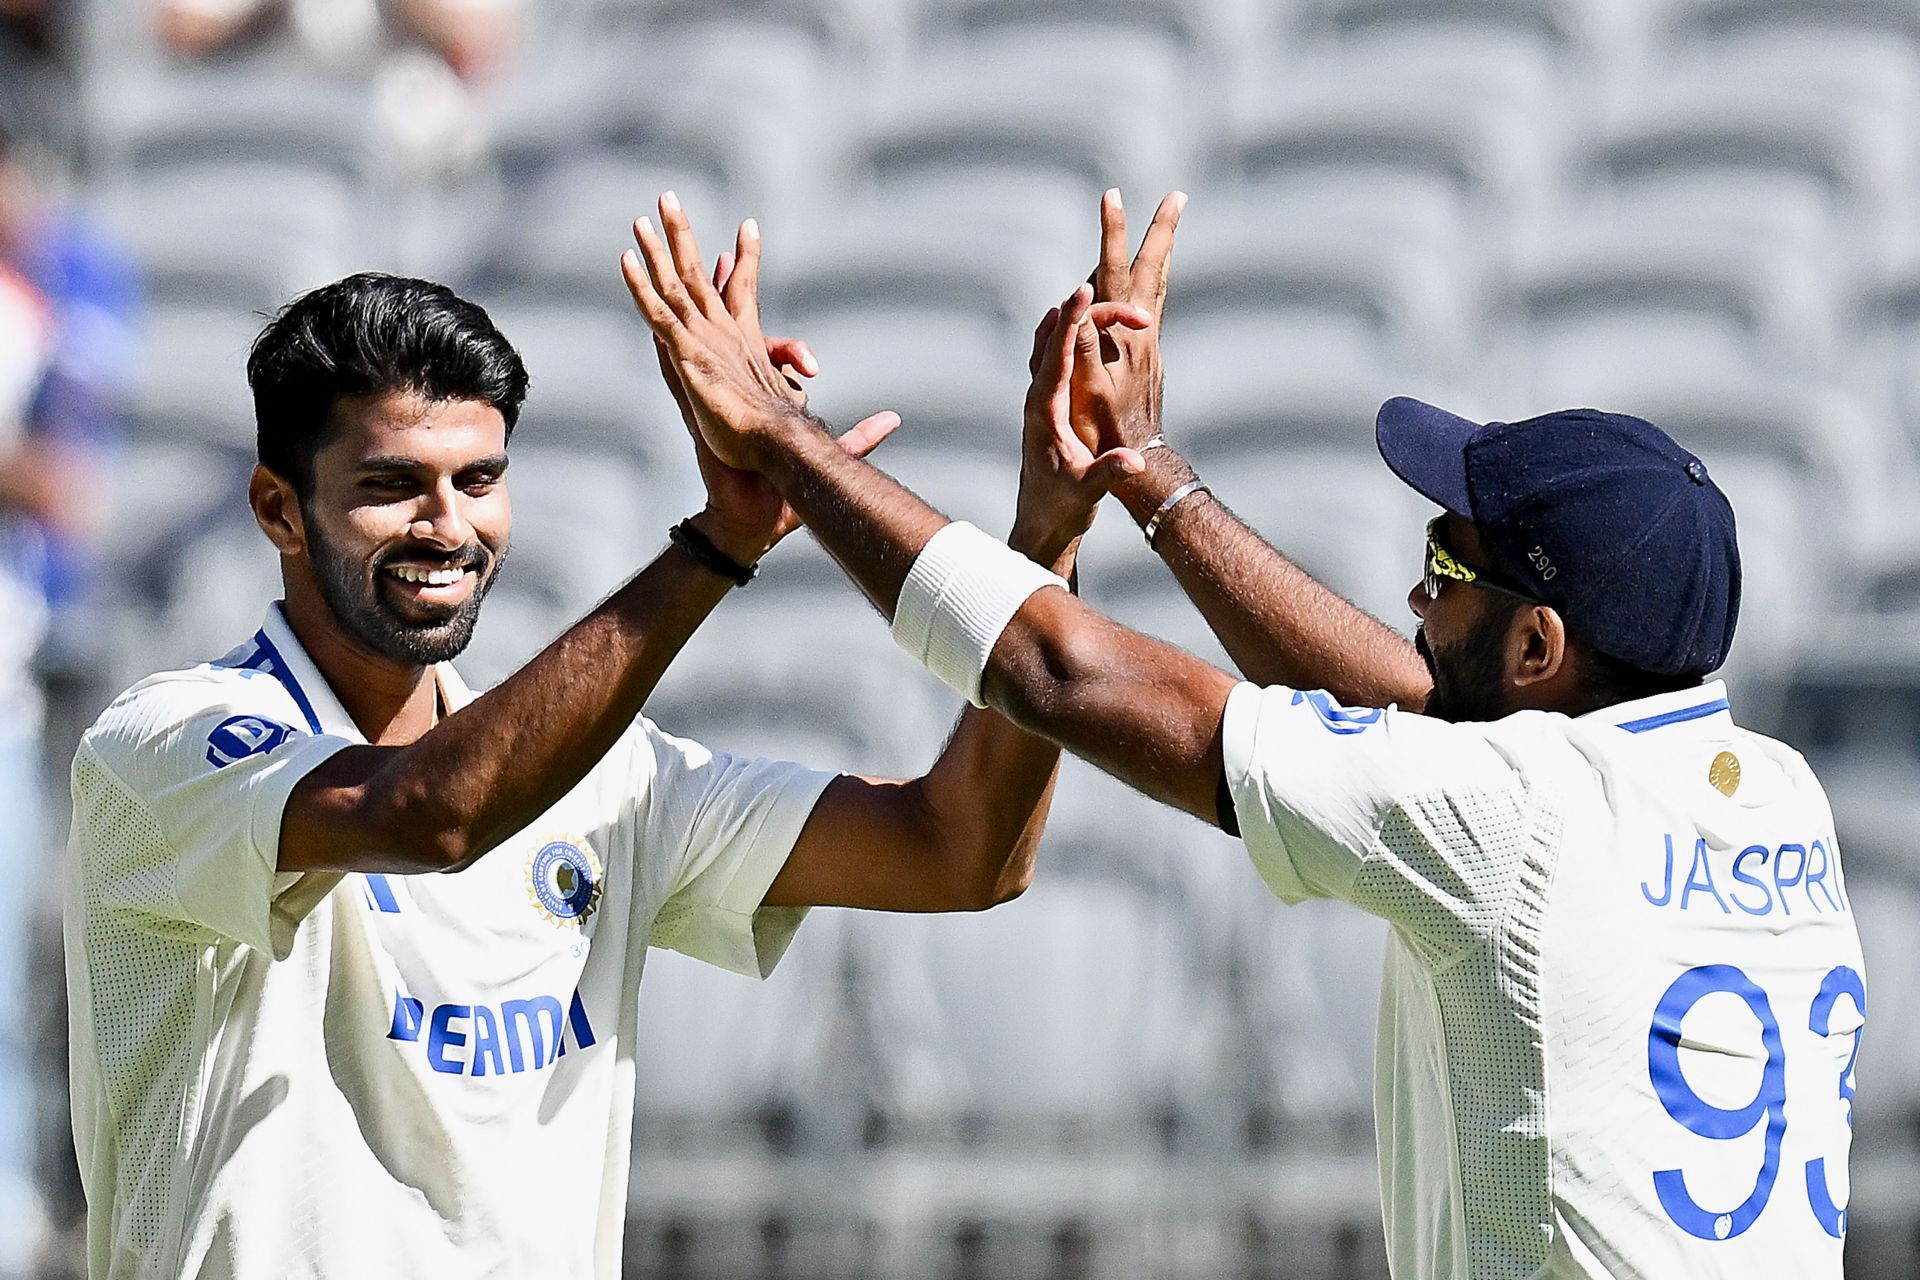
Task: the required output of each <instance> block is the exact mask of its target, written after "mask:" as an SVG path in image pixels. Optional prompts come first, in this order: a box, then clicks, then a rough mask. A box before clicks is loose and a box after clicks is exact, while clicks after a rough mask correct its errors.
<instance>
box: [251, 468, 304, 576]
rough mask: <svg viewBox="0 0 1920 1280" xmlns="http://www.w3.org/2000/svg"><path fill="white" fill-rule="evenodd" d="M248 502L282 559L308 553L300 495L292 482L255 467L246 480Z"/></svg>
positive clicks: (263, 531) (268, 539) (254, 516)
mask: <svg viewBox="0 0 1920 1280" xmlns="http://www.w3.org/2000/svg"><path fill="white" fill-rule="evenodd" d="M247 502H248V504H249V505H251V506H252V507H253V518H254V519H255V520H256V521H258V522H259V524H260V531H261V532H262V533H264V534H266V535H267V541H268V542H271V543H272V544H273V546H274V549H275V550H276V551H278V552H279V553H280V554H281V555H283V556H304V555H305V554H306V553H307V525H306V519H305V517H304V516H303V514H302V513H301V510H300V495H299V493H298V492H296V491H295V490H294V487H293V482H292V481H290V480H288V479H287V478H286V477H284V476H282V475H280V474H279V473H278V472H276V471H270V470H268V469H267V468H266V467H264V466H261V465H258V464H255V466H254V468H253V475H252V476H250V477H249V478H248V480H247Z"/></svg>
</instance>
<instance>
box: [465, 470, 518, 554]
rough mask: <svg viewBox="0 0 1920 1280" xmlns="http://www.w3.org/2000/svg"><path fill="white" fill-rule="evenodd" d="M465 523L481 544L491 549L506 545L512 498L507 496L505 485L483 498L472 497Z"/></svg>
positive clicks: (511, 525)
mask: <svg viewBox="0 0 1920 1280" xmlns="http://www.w3.org/2000/svg"><path fill="white" fill-rule="evenodd" d="M467 523H468V524H469V525H470V526H471V527H472V529H473V536H474V537H476V538H478V539H479V540H480V544H481V545H482V546H484V547H487V548H489V549H491V550H493V551H498V550H499V549H500V548H501V547H504V546H506V545H507V535H508V534H509V533H510V532H511V531H512V529H513V500H512V499H511V498H509V497H508V496H507V490H506V487H505V486H504V485H503V486H501V487H500V488H498V489H496V490H494V491H493V492H492V493H489V494H487V495H486V496H485V497H483V498H476V499H474V502H473V505H472V506H471V507H469V508H468V509H467Z"/></svg>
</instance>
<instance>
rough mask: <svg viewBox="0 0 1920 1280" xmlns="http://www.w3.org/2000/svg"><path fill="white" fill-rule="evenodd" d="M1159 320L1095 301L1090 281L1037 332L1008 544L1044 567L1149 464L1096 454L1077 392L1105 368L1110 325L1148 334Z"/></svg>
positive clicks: (1135, 455) (1124, 453)
mask: <svg viewBox="0 0 1920 1280" xmlns="http://www.w3.org/2000/svg"><path fill="white" fill-rule="evenodd" d="M1153 322H1154V316H1153V314H1152V313H1151V312H1149V311H1148V310H1147V309H1146V308H1145V307H1141V306H1138V305H1136V304H1134V303H1132V302H1102V303H1094V302H1093V290H1092V289H1091V288H1090V287H1089V286H1087V285H1084V284H1083V285H1081V286H1080V287H1079V288H1078V289H1076V290H1074V292H1073V296H1072V297H1070V298H1068V299H1067V300H1066V302H1064V303H1063V304H1061V305H1060V306H1058V307H1055V308H1053V309H1052V310H1051V311H1049V312H1047V315H1046V318H1045V319H1043V320H1042V321H1041V322H1040V325H1039V327H1038V328H1037V329H1035V330H1034V334H1033V355H1032V358H1031V359H1030V360H1029V361H1028V363H1027V371H1028V372H1029V373H1030V374H1031V375H1032V378H1033V381H1032V382H1031V383H1030V384H1029V386H1028V388H1027V403H1026V412H1025V416H1024V425H1023V429H1022V431H1021V447H1020V498H1019V504H1018V506H1017V507H1016V509H1015V515H1014V522H1013V534H1012V536H1011V537H1009V538H1008V539H1007V541H1008V543H1009V544H1011V545H1012V546H1014V547H1016V548H1018V549H1019V550H1021V551H1024V552H1026V553H1027V554H1028V555H1030V556H1032V557H1033V558H1034V559H1035V560H1038V561H1040V562H1041V563H1042V564H1048V565H1053V564H1054V563H1055V562H1056V561H1057V560H1059V558H1060V557H1061V556H1062V555H1064V554H1065V553H1066V552H1067V551H1068V550H1070V549H1071V548H1072V547H1073V545H1074V543H1075V542H1076V541H1077V540H1078V539H1079V538H1080V536H1081V535H1082V534H1084V533H1085V532H1086V531H1087V529H1088V528H1089V527H1091V526H1092V524H1093V517H1094V514H1095V513H1096V512H1097V511H1098V510H1099V509H1100V499H1101V498H1103V497H1105V496H1106V494H1107V492H1108V491H1109V490H1110V489H1112V488H1113V486H1114V485H1115V484H1117V483H1119V482H1120V481H1121V480H1122V479H1124V478H1125V477H1127V476H1130V475H1135V474H1137V473H1138V472H1139V471H1140V470H1141V469H1142V468H1143V467H1144V466H1145V465H1146V464H1145V462H1144V461H1143V460H1142V458H1141V457H1140V454H1139V451H1138V450H1136V449H1132V448H1128V447H1125V446H1117V447H1114V448H1109V449H1105V450H1103V451H1098V452H1096V450H1097V449H1098V446H1099V441H1097V440H1095V439H1094V438H1093V437H1092V433H1091V432H1079V431H1076V429H1075V425H1074V423H1073V421H1072V418H1071V414H1070V411H1069V409H1070V403H1071V399H1072V396H1071V391H1070V388H1071V387H1072V385H1073V384H1074V383H1076V382H1078V381H1079V380H1081V379H1082V378H1083V377H1086V376H1087V375H1086V372H1085V371H1084V370H1083V369H1082V368H1081V364H1082V362H1083V361H1086V360H1088V359H1091V361H1092V365H1093V368H1095V369H1098V368H1099V365H1100V360H1099V351H1098V348H1097V343H1098V336H1097V335H1098V333H1099V332H1100V331H1101V330H1102V329H1103V328H1110V327H1119V328H1121V329H1123V330H1124V329H1128V328H1131V329H1145V328H1147V327H1149V326H1151V325H1152V324H1153ZM1086 349H1091V350H1092V355H1091V356H1088V355H1087V354H1086Z"/></svg>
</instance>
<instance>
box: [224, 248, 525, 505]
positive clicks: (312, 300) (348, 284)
mask: <svg viewBox="0 0 1920 1280" xmlns="http://www.w3.org/2000/svg"><path fill="white" fill-rule="evenodd" d="M247 384H248V385H249V386H250V387H252V388H253V417H254V425H255V428H256V431H257V439H258V448H259V454H260V462H261V465H263V466H265V467H266V468H267V469H268V470H270V471H273V472H275V473H276V474H278V475H280V476H282V477H284V478H285V479H287V480H289V481H291V482H292V484H293V486H294V488H295V490H297V491H298V492H299V493H300V495H301V496H302V497H303V498H304V497H306V496H307V495H309V494H310V493H311V492H312V490H313V455H314V453H315V451H317V450H318V449H319V447H320V445H321V444H322V443H323V442H324V440H325V438H326V435H327V432H328V431H329V429H330V428H331V426H332V424H333V418H334V408H335V404H336V402H337V401H338V399H339V398H340V397H341V396H360V395H381V394H385V393H388V392H394V391H411V392H414V393H416V394H419V395H423V396H425V397H427V398H428V399H430V400H484V401H486V402H487V403H488V404H490V405H492V406H493V407H494V408H495V409H498V410H499V411H500V416H501V417H502V418H504V419H505V420H506V424H507V435H508V437H509V438H511V437H512V435H513V426H514V423H515V422H516V421H518V420H519V417H520V403H521V401H523V400H525V399H526V395H527V370H526V366H525V365H524V364H522V363H521V360H520V355H519V353H518V352H516V351H515V350H514V349H513V347H512V346H511V345H510V344H509V343H508V342H507V340H506V338H505V337H503V336H501V333H500V331H499V330H498V329H496V328H494V327H493V321H492V320H490V319H488V318H487V313H486V312H485V311H484V310H482V309H481V307H480V306H479V305H478V304H476V303H472V302H469V301H467V300H466V299H465V298H462V297H460V296H459V295H458V294H456V293H454V292H453V290H451V289H449V288H447V287H446V286H445V285H442V284H434V283H433V282H432V281H430V280H414V279H409V278H408V277H405V276H390V275H383V274H381V273H378V272H371V271H369V272H363V273H361V274H359V275H352V276H348V277H347V278H346V279H344V280H336V281H335V282H334V283H332V284H329V285H322V286H321V287H320V288H318V289H315V290H313V291H312V292H310V293H304V294H302V295H300V296H299V297H298V298H295V299H294V300H293V301H292V302H290V303H288V304H287V305H286V306H285V307H282V308H281V309H280V312H279V314H278V315H276V316H274V317H273V319H272V320H271V321H269V322H268V324H267V327H266V328H265V329H263V330H261V332H260V336H259V337H258V338H256V339H254V343H253V350H252V352H251V353H250V354H249V355H248V357H247Z"/></svg>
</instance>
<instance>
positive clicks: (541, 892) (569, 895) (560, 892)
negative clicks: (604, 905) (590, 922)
mask: <svg viewBox="0 0 1920 1280" xmlns="http://www.w3.org/2000/svg"><path fill="white" fill-rule="evenodd" d="M527 895H528V896H529V897H530V898H532V899H533V905H534V906H535V907H536V908H538V909H539V911H540V914H542V915H544V916H545V917H546V918H547V919H549V920H551V921H553V922H554V923H555V924H576V925H577V924H578V923H579V922H580V921H582V920H585V919H586V918H587V917H588V916H590V915H592V914H593V912H594V908H596V907H598V906H599V905H600V859H599V858H597V857H595V856H594V853H593V850H592V849H589V848H587V847H586V842H585V841H584V840H583V841H581V842H580V843H579V844H574V843H572V842H570V841H567V840H552V841H549V842H548V843H546V844H544V845H542V846H541V847H540V848H539V849H538V850H537V851H536V852H535V853H534V854H533V856H532V857H530V858H528V859H527Z"/></svg>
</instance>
